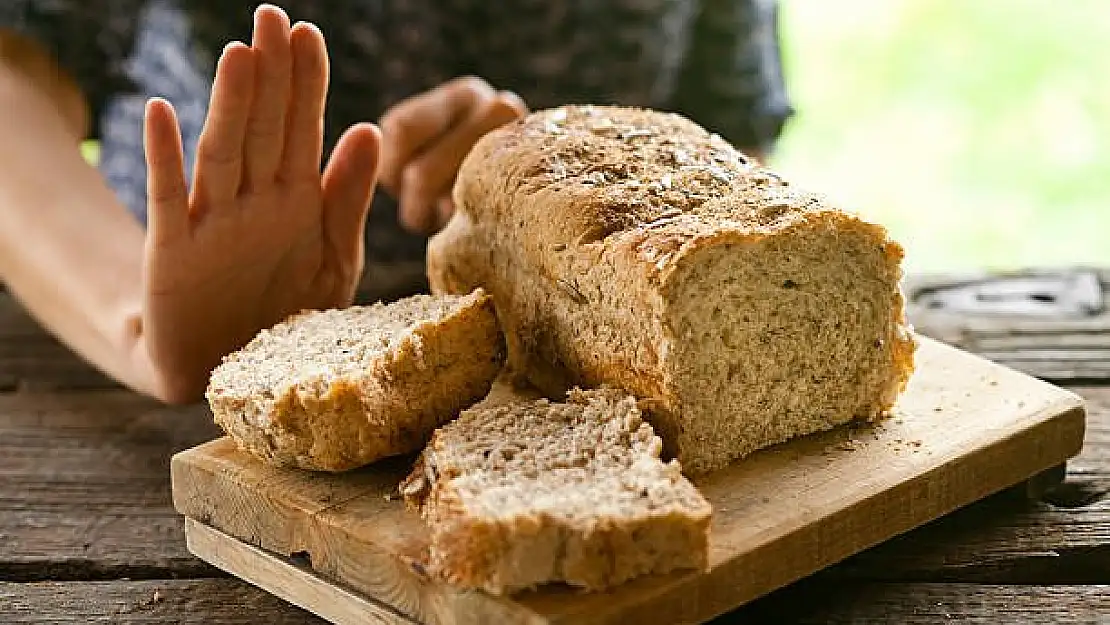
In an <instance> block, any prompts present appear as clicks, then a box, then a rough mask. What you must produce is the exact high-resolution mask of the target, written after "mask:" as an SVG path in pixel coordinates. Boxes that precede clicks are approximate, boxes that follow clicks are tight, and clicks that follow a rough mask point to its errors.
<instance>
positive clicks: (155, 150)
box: [0, 7, 379, 402]
mask: <svg viewBox="0 0 1110 625" xmlns="http://www.w3.org/2000/svg"><path fill="white" fill-rule="evenodd" d="M27 67H30V65H28V64H25V63H21V64H18V65H17V64H16V63H15V62H14V61H12V60H11V59H10V58H9V59H8V60H6V61H5V62H4V64H3V65H2V66H0V133H2V134H0V136H3V137H4V143H3V144H2V146H3V147H2V148H0V279H3V280H4V281H5V283H7V285H8V287H9V288H10V290H11V291H12V292H13V293H14V294H15V296H16V297H17V298H19V299H20V300H21V301H23V302H24V304H25V305H26V306H27V307H28V308H29V309H30V311H31V313H32V314H33V315H35V316H36V317H37V318H38V319H39V320H40V321H41V322H42V323H44V324H45V325H46V326H47V327H48V328H49V329H50V330H52V331H53V332H54V333H55V334H56V335H58V336H59V337H60V338H61V339H62V340H63V341H64V342H66V343H67V344H68V345H70V346H71V347H72V348H73V349H74V350H76V351H77V352H78V353H80V354H81V355H83V356H84V357H85V358H87V359H88V360H90V361H91V362H92V363H93V364H95V365H96V366H98V367H99V368H101V369H102V370H104V371H105V372H107V373H108V374H110V375H112V376H113V377H115V378H116V379H118V380H120V381H121V382H123V383H124V384H126V385H128V386H130V387H131V388H133V389H135V390H138V391H140V392H143V393H146V394H150V395H153V396H154V397H157V398H159V399H161V400H164V401H171V402H187V401H193V400H196V399H200V397H201V395H202V393H203V390H204V387H205V385H206V383H207V376H208V373H209V372H210V371H211V369H212V367H213V366H215V365H216V364H217V363H218V362H219V360H220V358H221V357H222V356H223V355H225V354H227V353H228V352H230V351H232V350H234V349H236V348H238V347H240V346H241V345H242V344H243V343H245V342H246V341H247V340H249V339H250V338H251V337H252V336H253V335H254V334H255V333H257V332H258V331H259V330H260V329H262V328H264V327H268V326H270V325H273V324H274V323H276V322H277V321H279V320H280V319H281V318H283V317H285V316H287V315H289V314H291V313H293V312H296V311H299V310H302V309H306V308H326V307H340V306H345V305H349V304H350V302H351V300H352V298H353V296H354V290H355V286H356V284H357V281H358V276H359V273H360V272H361V268H362V260H363V249H362V227H363V224H364V223H365V220H366V214H367V210H368V209H369V202H370V197H371V195H372V193H373V189H374V185H375V182H376V175H377V174H376V169H377V155H378V137H379V135H378V131H377V129H376V128H375V127H374V126H372V125H370V124H356V125H355V126H352V127H351V128H350V129H348V130H347V132H346V133H345V134H344V136H343V137H342V138H341V139H340V141H339V143H338V144H337V145H336V148H335V150H334V152H333V155H332V157H331V158H330V159H329V162H328V164H327V167H325V168H323V171H321V167H320V165H321V163H320V161H321V149H322V142H323V109H324V101H325V96H326V92H327V83H328V60H327V52H326V49H325V46H324V40H323V37H322V36H321V35H320V33H319V31H318V30H316V29H315V27H313V26H311V25H309V24H298V25H297V27H296V28H291V27H290V24H289V20H288V18H287V17H286V16H285V14H284V13H283V12H281V11H280V10H278V9H276V8H274V7H265V8H263V9H260V10H259V11H258V12H257V13H256V17H255V33H254V40H253V42H252V45H251V46H246V45H244V44H242V43H234V44H231V45H229V46H228V47H227V48H226V49H225V51H224V54H223V56H222V57H221V59H220V63H219V66H218V67H217V71H216V80H215V83H214V86H213V94H212V102H211V104H210V107H209V114H208V117H207V120H206V124H205V129H204V132H203V133H202V135H201V138H200V142H199V145H198V148H197V167H196V172H195V177H194V181H193V185H192V189H191V190H190V189H189V188H188V186H187V184H186V181H185V173H184V167H183V154H182V146H181V138H180V133H179V130H178V127H177V123H176V118H175V115H174V112H173V109H172V108H171V107H170V106H169V104H168V103H166V102H164V101H153V102H151V103H150V105H149V106H148V108H147V119H146V127H145V135H144V136H145V142H146V157H147V168H148V176H147V179H148V213H149V222H150V225H149V230H148V231H147V232H145V233H144V232H143V231H142V229H141V228H140V226H139V224H138V223H137V222H136V221H134V220H133V219H132V218H131V217H130V216H128V215H127V213H126V210H125V209H124V208H123V207H122V206H121V205H120V204H119V203H118V202H116V200H115V198H114V196H113V194H112V193H111V191H110V190H109V189H108V188H107V187H106V186H105V184H104V183H103V182H102V180H101V179H100V177H99V174H98V172H96V171H95V170H94V169H93V168H91V167H89V166H88V165H86V164H85V163H84V161H83V160H82V159H81V158H80V155H79V153H78V149H77V146H78V141H79V139H80V138H81V137H82V136H83V135H84V132H83V129H78V127H77V126H76V125H74V123H73V119H74V118H73V115H71V114H70V113H69V112H70V111H83V110H85V107H84V106H83V103H82V102H81V101H80V94H79V93H78V90H76V89H74V88H72V87H69V88H65V89H61V90H56V89H53V88H51V87H50V84H51V79H50V77H51V76H53V75H56V74H57V72H56V70H52V71H50V72H45V73H43V74H42V75H39V74H36V73H35V72H30V71H28V70H27V69H26V68H27Z"/></svg>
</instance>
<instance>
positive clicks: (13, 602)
mask: <svg viewBox="0 0 1110 625" xmlns="http://www.w3.org/2000/svg"><path fill="white" fill-rule="evenodd" d="M0 623H5V624H12V625H15V624H17V623H19V624H22V623H74V624H84V623H121V624H130V623H183V624H189V625H227V624H230V623H266V624H267V625H286V624H288V625H321V624H323V623H324V621H322V620H320V619H319V618H317V617H316V616H313V615H312V614H310V613H308V612H305V611H304V610H300V609H298V608H297V607H296V606H292V605H290V604H288V603H286V602H284V601H282V600H281V599H278V598H277V597H274V596H273V595H270V594H269V593H266V592H263V591H262V590H259V589H258V588H255V587H254V586H251V585H249V584H247V583H245V582H241V581H239V580H235V579H230V578H221V579H202V580H177V579H161V580H150V581H135V580H116V581H104V582H41V583H33V584H16V583H4V582H0Z"/></svg>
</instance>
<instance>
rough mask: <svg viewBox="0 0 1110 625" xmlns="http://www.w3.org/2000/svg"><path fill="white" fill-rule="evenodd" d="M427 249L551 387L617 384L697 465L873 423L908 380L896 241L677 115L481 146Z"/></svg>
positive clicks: (544, 126)
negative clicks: (493, 312)
mask: <svg viewBox="0 0 1110 625" xmlns="http://www.w3.org/2000/svg"><path fill="white" fill-rule="evenodd" d="M454 201H455V205H456V207H457V210H456V214H455V216H454V217H453V219H452V221H451V222H450V223H449V224H448V226H447V228H445V229H444V230H443V231H442V232H440V233H439V234H437V235H436V236H435V237H434V238H433V239H432V240H431V242H430V244H429V247H428V274H429V281H430V284H431V287H432V290H433V292H435V293H457V292H466V291H469V290H470V289H472V288H475V287H478V286H481V287H484V288H486V289H487V290H488V291H489V292H490V293H491V294H492V295H493V297H494V300H495V303H496V306H497V309H498V315H499V317H500V320H501V323H502V327H503V328H504V330H505V333H506V340H507V343H508V349H509V363H510V366H511V367H513V368H514V369H516V370H518V371H521V372H523V373H524V374H526V375H528V376H529V378H530V379H531V380H532V382H533V383H534V384H536V385H537V386H539V387H540V388H541V389H543V390H544V391H545V392H546V393H547V394H548V395H549V396H551V397H557V396H558V394H559V393H560V392H561V391H562V390H563V389H566V388H569V387H571V386H574V385H580V386H585V387H596V386H601V385H604V384H608V385H612V386H615V387H619V388H622V389H625V390H627V391H628V392H631V393H633V394H634V395H635V396H637V397H638V398H640V399H642V400H643V401H644V405H645V406H646V407H647V408H648V410H647V415H648V418H649V420H650V421H651V422H652V424H653V425H654V426H655V429H656V431H657V432H659V434H660V435H661V436H662V438H663V440H664V441H665V443H666V446H667V452H668V453H672V454H675V455H676V456H677V457H678V458H679V459H680V460H681V462H682V465H683V467H685V468H686V469H687V470H689V471H692V472H702V471H708V470H712V469H716V468H719V467H722V466H724V465H725V464H727V463H729V462H730V461H732V460H733V459H735V458H739V457H742V456H744V455H746V454H748V453H750V452H752V451H754V450H756V449H759V448H762V447H765V446H768V445H771V444H774V443H778V442H781V441H783V440H786V439H788V438H791V437H794V436H798V435H804V434H809V433H812V432H815V431H819V430H825V429H829V428H832V427H834V426H836V425H838V424H842V423H845V422H847V421H849V420H852V419H856V418H860V419H875V418H878V417H880V416H882V415H884V414H885V413H886V412H887V411H888V410H889V409H890V408H891V406H892V404H893V403H894V401H895V399H896V398H897V396H898V395H899V393H900V392H901V391H902V390H903V389H904V387H905V384H906V382H907V379H908V378H909V376H910V373H911V371H912V369H913V351H914V340H913V336H912V332H911V331H910V328H909V327H908V325H907V323H906V321H905V318H904V313H903V308H904V306H903V298H902V293H901V290H900V288H899V281H900V278H901V275H902V271H901V260H902V256H903V250H902V247H901V246H900V245H899V244H898V243H896V242H895V241H893V240H891V239H890V238H889V237H888V235H887V232H886V231H885V230H884V229H883V228H882V227H880V226H878V225H875V224H872V223H868V222H865V221H864V220H862V219H860V218H859V217H857V216H855V215H853V214H850V213H848V212H846V211H844V210H841V209H840V208H838V207H837V206H836V205H835V204H833V203H832V202H831V201H830V200H828V199H827V198H824V197H822V196H819V195H817V194H814V193H810V192H807V191H805V190H802V189H800V188H798V187H796V186H794V185H793V184H790V183H788V182H787V181H785V180H784V179H783V178H782V177H781V176H779V175H776V174H775V173H773V172H771V171H769V170H767V169H765V168H764V167H762V166H760V165H758V164H757V163H755V162H753V161H751V160H750V159H748V158H747V157H745V155H744V154H742V153H740V152H739V151H737V150H736V149H734V148H733V147H732V146H730V145H729V144H728V143H727V142H725V141H724V140H723V139H721V138H720V137H718V136H716V135H712V134H710V133H709V132H706V131H705V130H704V129H703V128H701V127H700V126H698V125H697V124H695V123H693V122H691V121H689V120H687V119H685V118H683V117H681V116H678V115H674V114H668V113H661V112H656V111H650V110H639V109H631V108H618V107H601V106H567V107H561V108H556V109H551V110H545V111H539V112H536V113H533V114H531V115H529V116H528V117H526V118H525V119H523V120H521V121H518V122H515V123H513V124H509V125H507V126H504V127H502V128H500V129H498V130H496V131H494V132H491V133H489V134H487V135H486V136H485V137H484V138H482V139H481V140H480V141H479V142H478V144H477V145H476V146H475V148H474V149H473V150H472V151H471V152H470V154H469V155H468V156H467V158H466V159H465V161H464V163H463V165H462V168H461V170H460V172H459V175H458V179H457V182H456V185H455V188H454Z"/></svg>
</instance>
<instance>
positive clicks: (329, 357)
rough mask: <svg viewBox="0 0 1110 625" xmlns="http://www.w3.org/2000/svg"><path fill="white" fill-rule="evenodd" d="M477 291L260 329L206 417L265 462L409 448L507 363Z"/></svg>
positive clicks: (231, 367)
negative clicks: (210, 414) (211, 414)
mask: <svg viewBox="0 0 1110 625" xmlns="http://www.w3.org/2000/svg"><path fill="white" fill-rule="evenodd" d="M504 357H505V348H504V338H503V336H502V333H501V330H500V326H499V325H498V322H497V318H496V315H495V313H494V309H493V303H492V301H491V299H490V297H489V295H487V294H486V293H485V292H484V291H482V290H481V289H477V290H475V291H473V292H471V293H469V294H466V295H461V296H429V295H416V296H412V297H409V298H405V299H402V300H398V301H396V302H393V303H390V304H382V303H377V304H374V305H371V306H355V307H351V308H347V309H342V310H328V311H311V312H305V313H301V314H298V315H294V316H293V317H291V318H290V319H288V320H286V321H284V322H282V323H280V324H278V325H276V326H275V327H274V328H271V329H269V330H264V331H263V332H261V333H260V334H259V335H258V336H257V337H256V338H255V339H254V340H253V341H251V343H249V344H248V345H247V346H245V347H244V348H243V349H242V350H239V351H238V352H236V353H233V354H231V355H229V356H228V357H226V358H225V359H224V362H223V363H222V364H221V365H220V366H219V367H218V368H217V369H216V370H215V371H213V374H212V377H211V382H210V384H209V387H208V390H207V399H208V403H209V405H210V407H211V410H212V413H213V416H214V418H215V421H216V423H217V424H218V425H220V426H221V427H222V428H223V429H224V431H225V432H227V434H228V435H230V436H231V437H232V438H233V439H234V440H235V441H236V443H237V445H238V446H239V447H240V449H243V450H245V451H247V452H249V453H251V454H252V455H254V456H256V457H258V458H259V459H261V460H263V461H264V462H267V463H269V464H272V465H276V466H285V467H298V468H302V469H307V470H313V471H329V472H338V471H346V470H350V469H354V468H357V467H360V466H363V465H366V464H368V463H370V462H373V461H375V460H378V459H381V458H384V457H387V456H392V455H398V454H404V453H409V452H413V451H416V450H418V449H420V447H421V446H422V445H423V444H424V443H425V442H426V441H427V440H428V438H429V437H430V436H431V433H432V432H433V431H434V429H435V428H436V427H438V426H439V425H441V424H442V423H444V422H446V421H448V420H449V419H451V418H453V417H455V416H456V415H457V414H458V412H459V411H460V410H462V409H463V408H465V407H467V406H469V405H471V404H472V403H473V402H475V401H477V400H478V399H480V398H481V397H482V396H483V395H485V394H486V393H487V392H488V390H489V388H490V384H491V383H492V381H493V380H494V378H495V377H496V376H497V374H498V372H499V371H500V370H501V368H502V366H503V364H504Z"/></svg>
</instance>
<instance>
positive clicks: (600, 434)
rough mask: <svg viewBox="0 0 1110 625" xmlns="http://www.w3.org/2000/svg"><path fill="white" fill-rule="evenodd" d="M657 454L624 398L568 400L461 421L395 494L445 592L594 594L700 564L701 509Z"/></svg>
mask: <svg viewBox="0 0 1110 625" xmlns="http://www.w3.org/2000/svg"><path fill="white" fill-rule="evenodd" d="M661 449H662V443H661V441H660V440H659V438H658V437H657V436H656V435H655V433H654V432H653V430H652V428H651V426H650V425H649V424H648V423H647V422H645V421H644V420H643V419H642V415H641V413H640V410H639V409H638V408H637V405H636V401H635V399H634V398H633V397H631V396H629V395H627V394H625V393H623V392H620V391H617V390H615V389H608V388H606V389H598V390H590V391H581V390H577V389H575V390H572V391H571V392H570V393H569V394H568V396H567V400H566V401H565V402H552V401H549V400H547V399H538V400H530V401H519V402H509V403H502V404H499V405H495V406H492V407H485V408H473V409H470V410H466V411H464V412H463V413H462V415H461V416H460V417H459V418H458V419H457V420H455V421H453V422H451V423H448V424H447V425H445V426H443V427H442V428H441V429H439V430H438V431H437V432H436V433H435V435H434V436H433V439H432V441H431V443H429V445H428V447H427V448H426V449H425V450H424V452H423V454H422V456H421V459H420V461H418V463H417V465H416V467H415V468H414V470H413V473H412V475H410V476H409V478H408V479H407V480H406V481H405V483H404V484H402V487H401V490H402V492H403V493H404V494H405V497H406V500H407V501H408V502H409V503H410V504H411V505H413V506H415V507H418V508H419V509H420V510H421V513H422V515H423V517H424V518H425V519H426V521H427V522H428V524H429V525H430V526H431V529H432V545H431V554H430V555H431V566H430V569H431V570H432V571H433V572H435V573H436V574H438V575H441V576H442V577H444V578H446V579H447V580H448V581H450V582H452V583H454V584H458V585H461V586H464V587H474V588H483V589H485V590H487V591H489V592H492V593H496V594H502V593H507V592H512V591H515V590H519V589H523V588H531V587H534V586H537V585H540V584H545V583H552V582H561V583H566V584H570V585H573V586H579V587H583V588H586V589H590V590H600V589H603V588H606V587H609V586H612V585H615V584H619V583H621V582H623V581H626V580H628V579H631V578H633V577H636V576H639V575H643V574H646V573H662V572H666V571H670V570H674V569H682V568H699V567H704V566H705V565H706V559H707V532H708V524H709V519H710V514H711V507H710V505H709V503H708V502H706V500H705V499H704V498H703V497H702V495H701V494H700V493H699V492H698V490H697V489H696V488H695V487H694V486H693V484H691V483H690V482H689V481H687V479H686V478H685V477H684V476H683V475H682V471H681V468H680V466H679V464H678V463H677V461H671V462H663V461H662V460H661V459H660V451H661Z"/></svg>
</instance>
